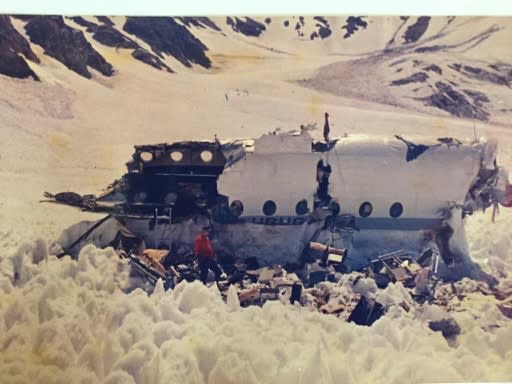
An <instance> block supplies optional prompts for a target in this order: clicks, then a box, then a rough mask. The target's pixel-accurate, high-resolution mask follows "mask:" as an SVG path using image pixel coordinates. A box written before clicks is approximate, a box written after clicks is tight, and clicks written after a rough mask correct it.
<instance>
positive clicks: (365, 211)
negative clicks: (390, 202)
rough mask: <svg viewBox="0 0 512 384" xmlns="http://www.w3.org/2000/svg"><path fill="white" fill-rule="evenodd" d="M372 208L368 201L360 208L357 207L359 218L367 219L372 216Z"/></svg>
mask: <svg viewBox="0 0 512 384" xmlns="http://www.w3.org/2000/svg"><path fill="white" fill-rule="evenodd" d="M372 211H373V207H372V205H371V203H369V202H368V201H365V202H364V203H363V204H361V206H360V207H359V216H361V217H368V216H370V215H371V214H372Z"/></svg>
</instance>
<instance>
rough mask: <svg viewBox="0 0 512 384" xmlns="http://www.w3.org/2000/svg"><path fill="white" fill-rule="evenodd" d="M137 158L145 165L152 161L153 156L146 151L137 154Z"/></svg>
mask: <svg viewBox="0 0 512 384" xmlns="http://www.w3.org/2000/svg"><path fill="white" fill-rule="evenodd" d="M139 157H140V159H141V160H142V161H143V162H145V163H147V162H148V161H151V160H153V154H152V153H151V152H148V151H145V152H141V153H140V154H139Z"/></svg>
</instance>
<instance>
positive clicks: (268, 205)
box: [263, 200, 277, 216]
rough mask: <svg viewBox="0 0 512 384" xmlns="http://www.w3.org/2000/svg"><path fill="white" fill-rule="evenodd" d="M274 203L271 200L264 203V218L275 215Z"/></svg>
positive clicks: (275, 207)
mask: <svg viewBox="0 0 512 384" xmlns="http://www.w3.org/2000/svg"><path fill="white" fill-rule="evenodd" d="M276 209H277V206H276V203H274V202H273V201H272V200H267V201H265V204H263V213H264V214H265V216H272V215H273V214H274V213H276Z"/></svg>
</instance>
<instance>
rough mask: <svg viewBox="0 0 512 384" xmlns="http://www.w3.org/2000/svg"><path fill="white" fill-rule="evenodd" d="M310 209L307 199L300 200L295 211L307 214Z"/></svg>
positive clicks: (299, 213) (298, 213)
mask: <svg viewBox="0 0 512 384" xmlns="http://www.w3.org/2000/svg"><path fill="white" fill-rule="evenodd" d="M308 211H309V208H308V201H307V200H306V199H303V200H301V201H299V202H298V203H297V205H296V206H295V212H296V213H297V215H305V214H306V213H308Z"/></svg>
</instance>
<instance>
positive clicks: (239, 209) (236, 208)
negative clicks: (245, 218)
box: [229, 200, 244, 217]
mask: <svg viewBox="0 0 512 384" xmlns="http://www.w3.org/2000/svg"><path fill="white" fill-rule="evenodd" d="M229 209H230V211H231V213H232V214H233V215H235V216H236V217H239V216H241V215H242V213H243V212H244V205H243V204H242V202H241V201H240V200H235V201H233V202H232V203H231V204H230V206H229Z"/></svg>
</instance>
